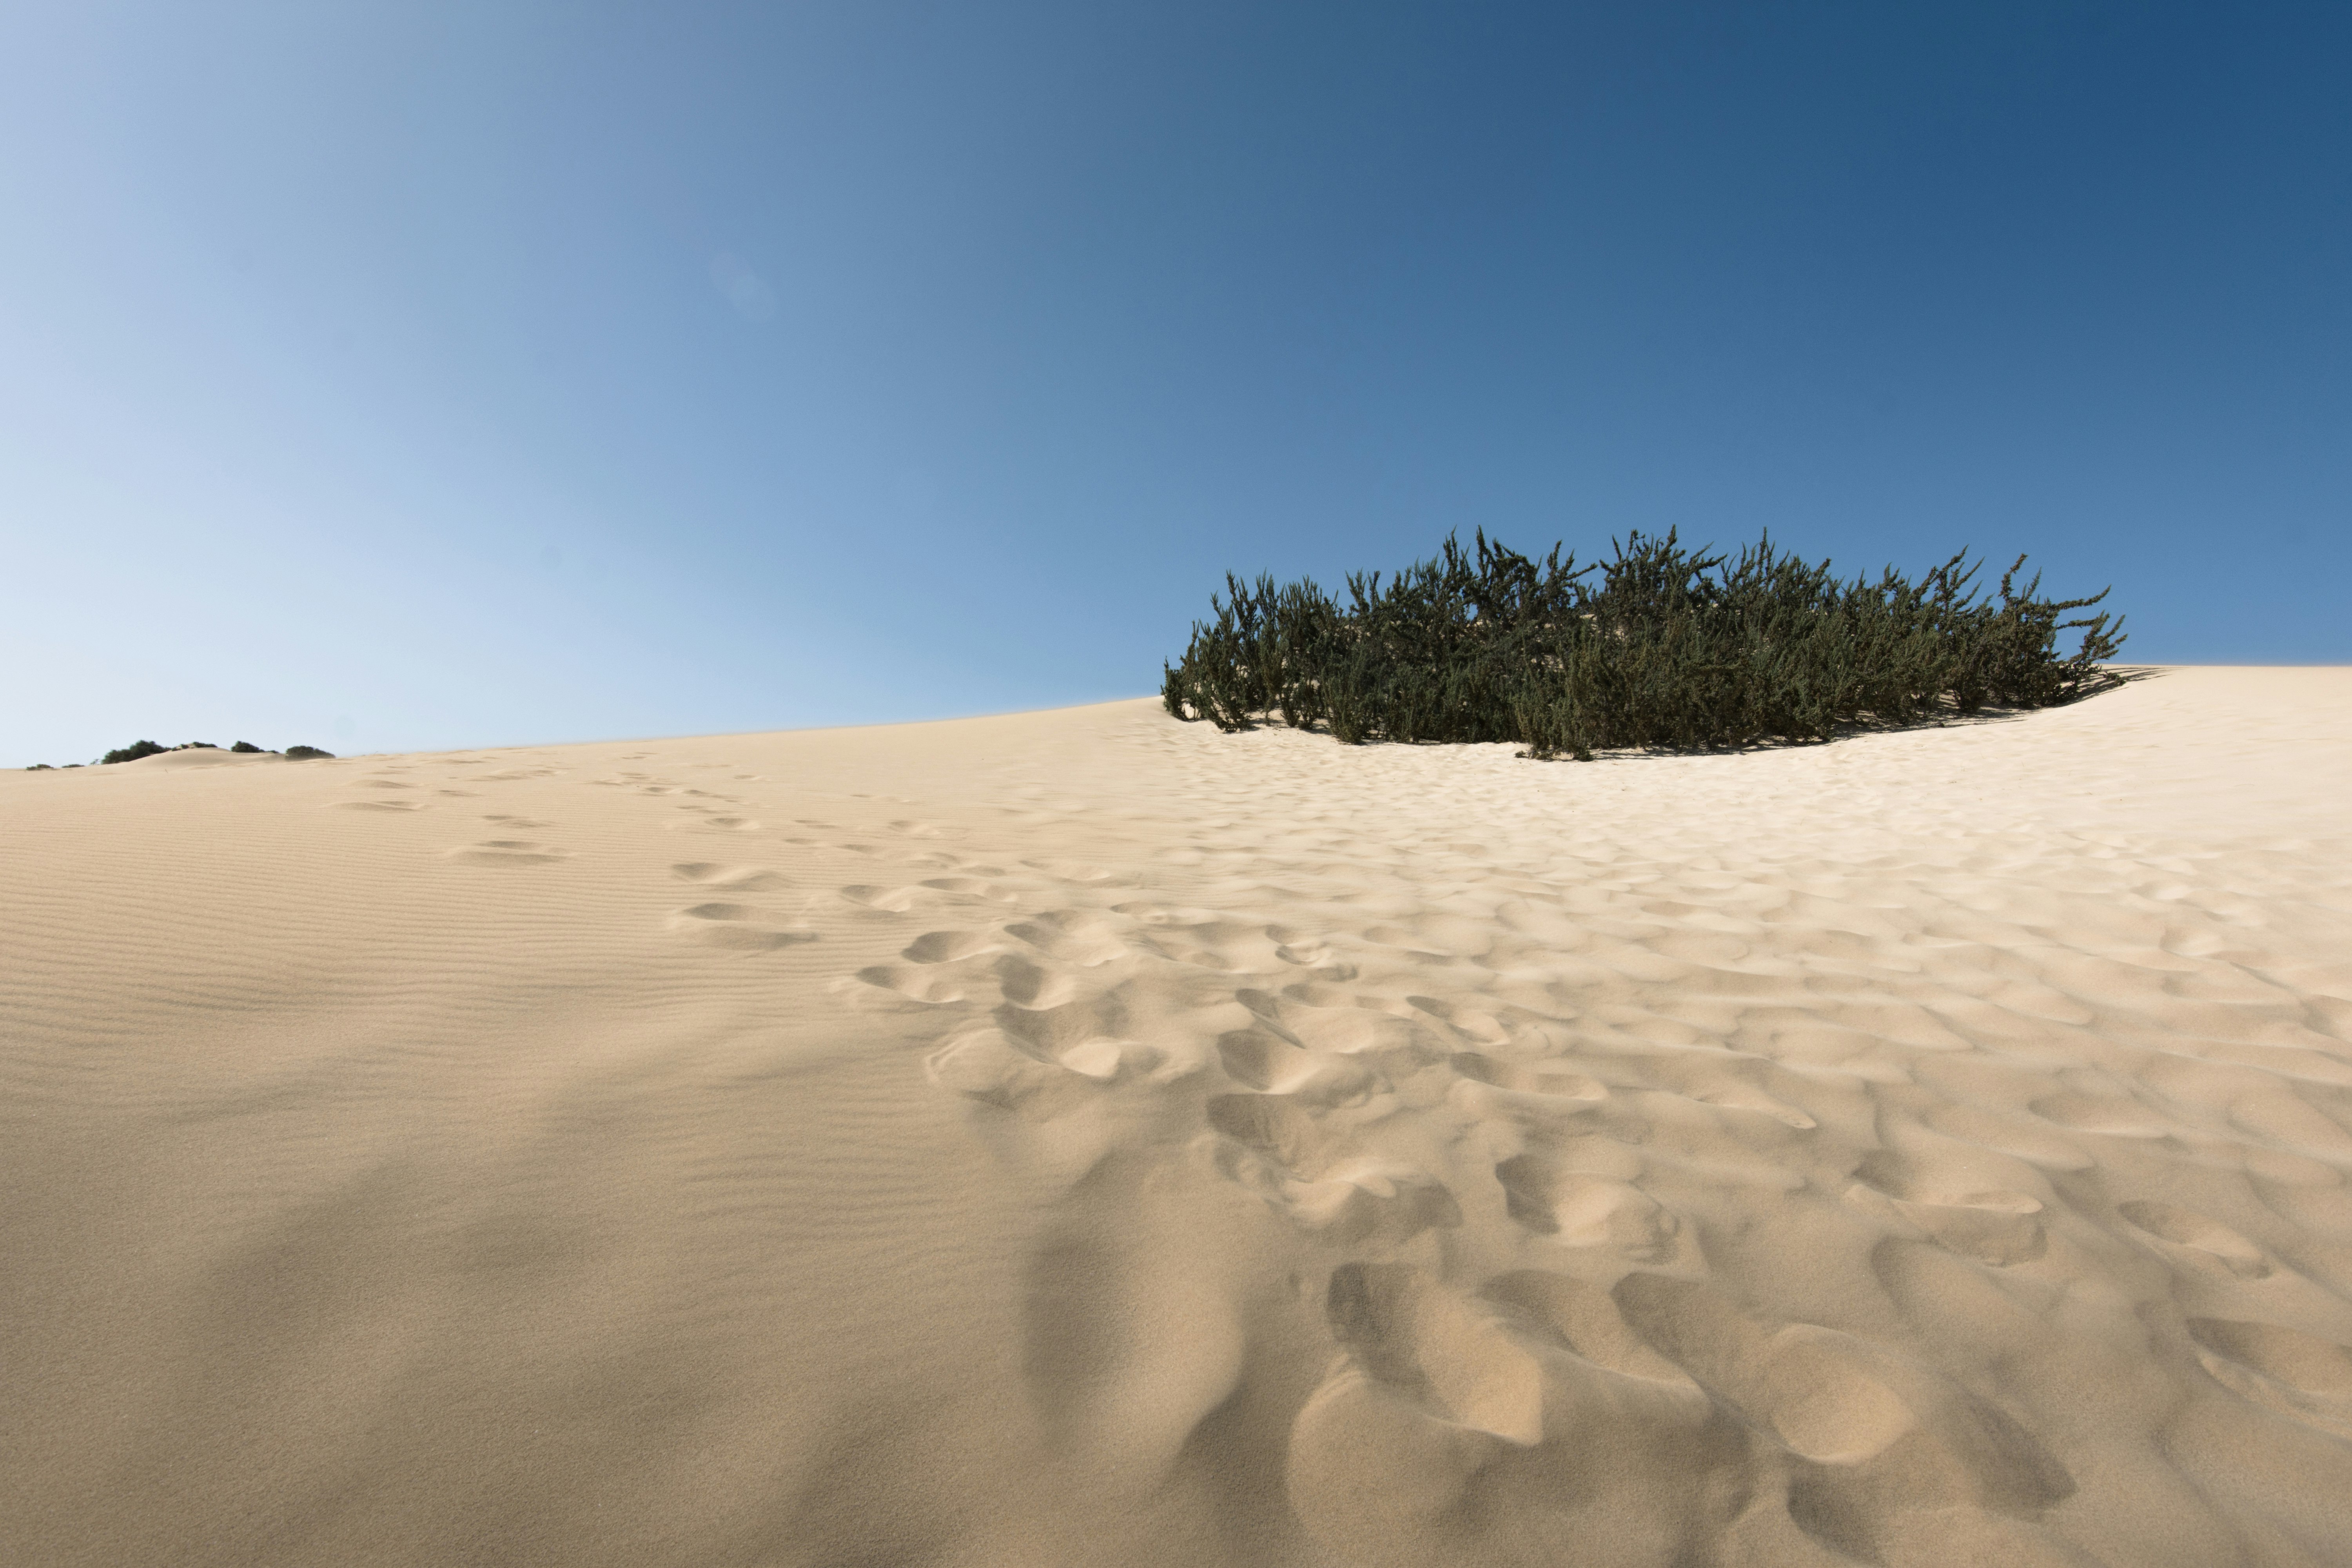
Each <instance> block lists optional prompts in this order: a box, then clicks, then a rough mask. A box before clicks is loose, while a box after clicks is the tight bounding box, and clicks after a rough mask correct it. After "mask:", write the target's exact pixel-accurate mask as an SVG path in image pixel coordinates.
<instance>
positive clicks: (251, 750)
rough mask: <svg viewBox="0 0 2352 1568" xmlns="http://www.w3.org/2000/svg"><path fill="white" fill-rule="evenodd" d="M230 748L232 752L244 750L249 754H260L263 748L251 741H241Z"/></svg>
mask: <svg viewBox="0 0 2352 1568" xmlns="http://www.w3.org/2000/svg"><path fill="white" fill-rule="evenodd" d="M229 750H230V751H232V752H245V753H247V754H248V755H258V754H259V752H260V751H261V748H260V747H259V746H257V745H255V744H254V743H253V742H250V741H239V742H237V743H236V745H234V746H231V747H230V748H229Z"/></svg>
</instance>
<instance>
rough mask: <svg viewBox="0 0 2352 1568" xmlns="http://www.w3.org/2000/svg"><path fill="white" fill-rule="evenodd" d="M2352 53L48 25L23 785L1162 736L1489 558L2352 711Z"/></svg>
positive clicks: (1034, 16)
mask: <svg viewBox="0 0 2352 1568" xmlns="http://www.w3.org/2000/svg"><path fill="white" fill-rule="evenodd" d="M2347 79H2352V7H2346V6H2344V5H2339V4H2328V5H2292V4H2268V5H2246V6H2222V5H2201V6H2173V5H2151V4H2116V5H2077V4H2046V5H2023V4H2018V5H1984V4H1981V3H1975V0H1971V3H1969V4H1963V5H1934V4H1920V5H1908V4H1906V5H1885V4H1880V3H1876V0H1873V3H1870V4H1856V5H1832V4H1819V5H1591V6H1582V7H1580V6H1572V5H1526V6H1519V5H1503V4H1496V5H1434V4H1431V5H1381V4H1373V3H1365V0H1358V3H1350V4H1336V5H1304V4H1301V5H1283V4H1264V3H1255V4H1235V5H1225V4H1222V3H1219V0H1185V3H1183V4H1156V5H1118V4H1102V3H1093V4H1069V5H1027V4H1002V5H984V4H961V5H892V4H887V3H884V0H863V3H859V4H840V5H835V4H809V5H781V4H780V5H742V6H715V5H658V6H656V5H586V4H564V5H523V4H495V3H494V4H479V3H473V4H464V5H435V4H427V3H416V0H401V3H399V4H391V3H380V4H350V5H314V4H308V3H302V4H289V5H236V4H223V5H211V6H204V7H193V6H185V5H108V4H105V3H104V0H75V3H73V4H61V5H25V4H21V3H20V4H18V5H13V6H11V7H9V8H8V9H7V10H6V12H5V14H0V211H5V215H6V216H5V221H0V549H5V555H0V562H5V569H0V693H4V694H5V696H0V763H16V764H21V763H31V762H36V761H47V762H67V761H75V760H86V759H88V758H89V757H91V756H94V755H95V754H96V753H97V752H99V751H100V750H102V749H104V748H106V747H108V746H111V745H117V744H121V743H123V742H127V741H129V740H131V739H133V738H134V737H140V736H152V737H153V738H155V739H158V740H162V741H164V742H176V741H181V740H185V739H201V740H208V741H214V742H219V743H222V744H226V743H227V742H230V741H232V740H236V739H239V738H249V739H252V740H254V741H256V742H260V743H262V744H265V745H282V744H285V743H289V742H298V741H299V742H310V743H312V744H319V745H325V746H329V747H331V748H333V749H335V750H338V751H383V750H407V749H415V748H433V747H449V746H457V745H488V744H499V743H510V742H541V741H562V740H581V739H592V738H598V737H613V736H635V735H656V734H678V733H692V732H701V731H726V730H753V729H769V728H781V727H797V726H805V725H814V724H825V723H843V722H871V721H894V720H900V719H913V718H925V717H936V716H944V715H949V714H956V713H966V712H976V711H990V710H1008V709H1019V708H1031V707H1045V706H1052V705H1058V704H1063V703H1071V702H1080V701H1087V700H1098V699H1103V698H1109V697H1116V696H1124V695H1134V694H1140V693H1143V692H1147V691H1150V690H1151V689H1155V688H1156V685H1157V681H1158V677H1159V666H1160V659H1161V658H1163V657H1164V656H1167V655H1170V654H1171V653H1173V652H1175V651H1176V650H1177V649H1178V648H1180V647H1181V644H1182V642H1183V639H1184V636H1185V633H1186V631H1187V628H1188V626H1189V624H1190V622H1191V620H1192V617H1193V616H1196V615H1198V614H1201V613H1202V612H1203V610H1204V609H1205V606H1206V602H1207V597H1208V595H1209V593H1210V591H1211V589H1212V588H1213V587H1215V586H1216V585H1218V584H1219V583H1220V582H1221V581H1222V574H1223V572H1224V571H1225V570H1226V569H1228V568H1234V569H1236V570H1241V571H1244V572H1255V571H1258V570H1268V571H1272V572H1275V573H1276V574H1282V575H1286V576H1289V575H1297V574H1312V575H1316V576H1318V577H1321V578H1323V579H1325V580H1326V581H1336V580H1337V579H1338V578H1339V575H1340V574H1342V573H1344V572H1346V571H1347V570H1349V569H1350V568H1361V567H1374V566H1379V567H1393V566H1395V565H1398V564H1401V563H1405V562H1407V561H1410V560H1413V559H1416V558H1419V557H1421V556H1423V555H1426V554H1428V553H1430V552H1432V551H1433V548H1434V546H1435V544H1436V543H1437V542H1438V541H1439V540H1440V539H1441V538H1442V537H1443V536H1444V533H1445V532H1446V531H1448V530H1449V529H1456V528H1458V529H1460V530H1461V531H1463V532H1464V533H1465V535H1466V534H1467V533H1468V532H1469V531H1470V530H1471V529H1473V528H1475V527H1484V528H1486V530H1487V531H1488V532H1489V533H1491V534H1496V535H1499V536H1500V537H1502V538H1503V539H1505V540H1507V541H1508V542H1513V543H1517V544H1521V545H1523V546H1536V545H1542V544H1549V542H1551V541H1552V540H1554V539H1561V538H1564V539H1566V540H1567V541H1568V542H1569V543H1570V545H1571V546H1572V547H1575V548H1577V549H1579V550H1580V552H1582V553H1585V554H1588V555H1589V554H1591V553H1592V552H1594V550H1595V549H1596V548H1601V549H1605V547H1606V543H1607V541H1608V539H1609V538H1610V537H1611V536H1612V534H1616V533H1622V532H1623V531H1626V530H1628V529H1637V528H1638V529H1643V530H1653V531H1654V530H1663V529H1664V528H1667V527H1669V526H1674V527H1678V528H1680V529H1681V530H1682V531H1683V532H1684V534H1685V537H1696V538H1701V539H1715V540H1718V541H1721V542H1727V543H1728V542H1742V541H1745V540H1748V539H1751V538H1753V537H1754V536H1755V535H1756V533H1757V532H1758V531H1760V530H1764V529H1768V528H1769V530H1770V531H1772V533H1773V534H1774V535H1775V537H1776V538H1777V539H1779V540H1780V542H1783V543H1785V544H1787V545H1789V546H1791V547H1793V548H1795V549H1797V550H1798V551H1800V552H1803V553H1805V554H1807V555H1809V556H1815V557H1819V556H1828V557H1830V558H1831V559H1832V560H1833V561H1834V562H1836V563H1838V564H1839V565H1840V566H1841V567H1843V568H1852V569H1862V568H1870V569H1875V568H1876V567H1877V566H1879V565H1882V564H1885V563H1890V562H1892V563H1895V564H1898V565H1902V566H1904V567H1906V568H1910V569H1916V568H1919V567H1923V566H1925V565H1927V564H1928V563H1932V562H1933V561H1936V560H1939V559H1941V558H1942V557H1943V556H1944V555H1945V554H1948V553H1949V552H1951V551H1953V550H1955V549H1958V548H1960V547H1962V546H1970V547H1974V548H1975V549H1977V550H1979V551H1981V552H1984V553H1986V554H1988V555H1991V556H1995V557H2000V558H2002V561H2003V563H2005V560H2006V557H2008V556H2010V555H2013V554H2015V553H2016V552H2019V551H2032V552H2033V554H2034V558H2035V561H2036V563H2038V564H2039V565H2041V566H2042V568H2043V569H2044V570H2045V572H2046V574H2047V577H2046V585H2047V586H2049V587H2053V588H2056V589H2060V590H2063V591H2068V592H2073V591H2079V590H2083V589H2095V588H2096V587H2098V586H2100V585H2103V584H2107V583H2109V582H2112V583H2113V584H2115V597H2114V604H2115V605H2116V606H2117V607H2119V608H2121V609H2122V610H2124V611H2125V612H2126V614H2127V615H2128V616H2129V617H2130V629H2131V631H2132V641H2131V644H2130V646H2129V648H2128V649H2127V654H2128V656H2129V657H2132V658H2137V659H2143V660H2150V661H2168V662H2172V661H2177V662H2214V661H2228V662H2290V661H2304V662H2309V661H2325V662H2340V661H2344V660H2347V659H2352V618H2347V615H2346V612H2345V610H2344V607H2343V603H2344V595H2345V587H2344V584H2345V583H2346V581H2347V576H2352V570H2348V569H2352V515H2347V514H2352V418H2347V416H2352V93H2347V91H2346V90H2345V88H2344V83H2345V82H2346V80H2347Z"/></svg>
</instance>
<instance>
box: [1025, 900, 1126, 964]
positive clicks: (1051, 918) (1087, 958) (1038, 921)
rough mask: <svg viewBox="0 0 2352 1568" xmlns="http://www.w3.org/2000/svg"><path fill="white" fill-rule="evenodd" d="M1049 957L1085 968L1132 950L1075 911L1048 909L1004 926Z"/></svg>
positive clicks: (1108, 931) (1104, 928)
mask: <svg viewBox="0 0 2352 1568" xmlns="http://www.w3.org/2000/svg"><path fill="white" fill-rule="evenodd" d="M1004 931H1005V934H1006V935H1008V936H1014V937H1018V938H1020V939H1021V940H1022V941H1023V942H1027V943H1028V944H1029V945H1030V946H1031V947H1034V948H1035V949H1036V950H1037V951H1038V952H1042V953H1045V955H1046V956H1047V957H1049V958H1053V959H1055V960H1058V961H1059V962H1061V963H1075V964H1076V965H1078V966H1079V967H1080V968H1082V969H1091V968H1093V967H1095V966H1096V965H1097V964H1102V963H1109V962H1111V961H1112V960H1113V959H1117V958H1124V957H1126V956H1127V954H1128V952H1129V949H1128V946H1127V944H1126V943H1125V942H1121V941H1119V940H1118V937H1116V936H1114V935H1112V934H1111V932H1110V930H1109V929H1108V927H1107V926H1105V925H1103V924H1102V923H1101V922H1100V921H1094V920H1090V919H1089V918H1088V917H1087V916H1085V915H1082V914H1079V913H1077V912H1076V911H1072V910H1048V911H1047V912H1045V913H1044V914H1041V915H1038V916H1036V917H1035V918H1034V919H1033V920H1027V921H1019V922H1017V923H1015V924H1013V925H1009V926H1006V927H1005V928H1004Z"/></svg>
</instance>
